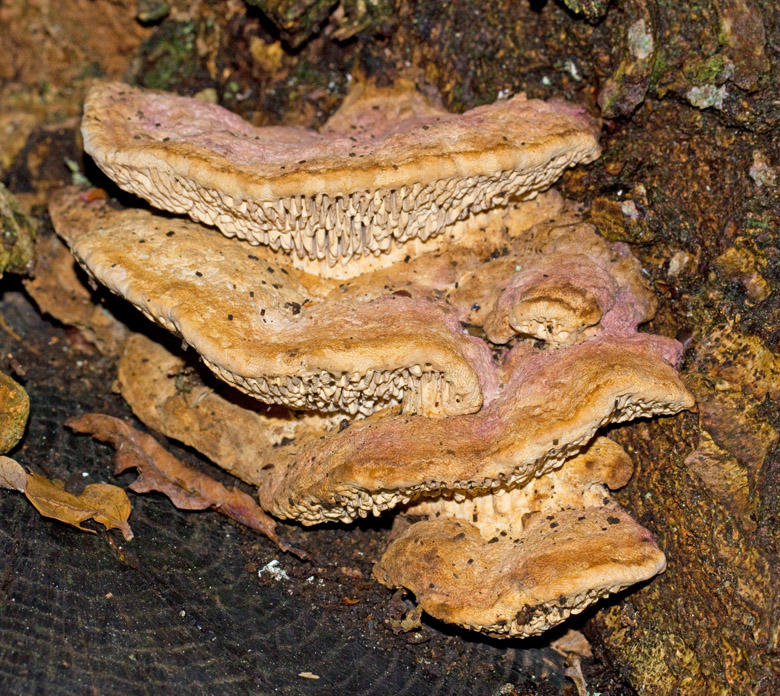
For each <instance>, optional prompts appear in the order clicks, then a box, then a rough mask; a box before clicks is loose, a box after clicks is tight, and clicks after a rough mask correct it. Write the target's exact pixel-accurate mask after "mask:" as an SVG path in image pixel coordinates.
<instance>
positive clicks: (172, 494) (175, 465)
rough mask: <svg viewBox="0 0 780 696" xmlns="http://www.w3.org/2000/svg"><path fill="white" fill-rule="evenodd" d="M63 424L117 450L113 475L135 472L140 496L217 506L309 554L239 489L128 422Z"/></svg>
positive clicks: (97, 416)
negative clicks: (287, 539)
mask: <svg viewBox="0 0 780 696" xmlns="http://www.w3.org/2000/svg"><path fill="white" fill-rule="evenodd" d="M65 425H66V426H67V427H69V428H71V429H72V430H75V431H76V432H79V433H87V434H89V435H91V436H92V437H94V438H95V439H97V440H100V441H101V442H106V443H108V444H110V445H111V446H112V447H113V448H114V449H115V450H116V456H115V459H114V473H116V474H120V473H122V472H123V471H126V470H127V469H137V470H138V473H139V475H138V478H137V479H136V480H135V481H134V482H133V483H132V484H131V485H130V490H132V491H135V492H136V493H148V492H149V491H159V492H160V493H164V494H165V495H166V496H168V498H170V500H171V502H172V503H173V504H174V505H175V506H176V507H177V508H179V509H181V510H205V509H206V508H213V509H214V510H216V511H217V512H220V513H222V514H223V515H225V516H226V517H230V518H231V519H234V520H235V521H236V522H239V523H240V524H243V525H244V526H246V527H249V528H251V529H254V530H255V531H257V532H260V533H261V534H263V535H265V536H266V537H268V538H269V539H270V540H271V541H273V542H274V543H275V544H276V545H277V546H278V547H279V548H280V549H281V550H282V551H288V552H290V553H293V554H295V555H296V556H298V557H305V556H306V554H305V553H304V552H303V551H301V550H299V549H296V548H295V547H293V546H291V545H290V544H288V543H287V542H285V541H283V540H282V539H280V538H279V537H278V535H277V534H276V522H274V520H273V519H271V518H270V517H269V516H268V515H266V514H265V513H264V512H263V511H262V510H261V509H260V506H259V505H258V504H257V503H256V502H255V501H254V499H253V498H252V497H251V496H249V495H247V494H246V493H244V492H243V491H240V490H238V489H237V488H226V487H225V486H223V485H222V484H221V483H219V481H216V480H214V479H213V478H211V477H210V476H208V475H206V474H203V473H201V472H200V471H197V470H196V469H193V468H192V467H190V466H187V465H186V464H185V463H184V462H182V461H181V460H179V459H177V458H176V457H174V456H173V455H172V454H171V453H170V452H168V451H167V450H165V449H164V448H163V447H162V446H161V445H160V444H159V443H158V442H157V441H156V440H155V439H154V438H153V437H151V435H147V434H146V433H142V432H140V431H139V430H136V429H135V428H132V427H131V426H129V425H128V424H127V423H125V421H123V420H121V419H119V418H114V417H113V416H107V415H104V414H101V413H87V414H85V415H83V416H80V417H78V418H69V419H68V420H67V421H66V422H65Z"/></svg>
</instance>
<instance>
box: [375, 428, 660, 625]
mask: <svg viewBox="0 0 780 696" xmlns="http://www.w3.org/2000/svg"><path fill="white" fill-rule="evenodd" d="M631 469H632V467H631V461H630V459H629V458H628V455H627V454H626V453H625V451H623V449H622V448H621V447H620V446H619V445H618V444H616V443H615V442H613V441H611V440H608V439H607V438H604V437H599V438H597V439H596V440H594V441H593V442H592V444H591V445H590V446H589V447H588V449H587V450H586V451H585V452H584V453H582V454H579V455H577V456H575V457H574V458H573V459H570V460H569V461H567V462H566V464H565V465H564V466H563V467H562V468H560V469H557V470H554V471H550V472H548V473H546V474H544V475H542V476H540V477H538V478H536V479H534V480H533V481H532V482H531V483H529V484H528V485H526V486H525V487H521V488H512V489H503V488H502V489H498V490H496V491H493V492H491V493H489V494H482V495H477V496H474V497H470V498H466V499H464V500H461V501H460V502H458V501H456V500H453V499H436V500H433V501H425V502H422V503H419V504H417V505H413V506H412V507H411V508H409V509H408V510H407V512H408V513H409V514H412V515H422V516H425V517H428V518H429V519H428V520H426V521H422V522H417V523H415V524H412V525H411V527H409V528H408V529H406V530H405V531H404V532H403V533H402V534H401V535H400V536H399V537H398V538H397V539H395V540H394V541H392V542H391V543H390V546H389V548H388V549H387V551H386V552H385V554H384V555H383V557H382V559H381V560H380V562H379V563H378V564H377V565H376V566H375V568H374V577H376V578H377V580H379V581H380V582H381V583H383V584H385V585H388V586H391V587H405V588H408V589H410V590H411V591H412V592H414V594H415V596H416V598H417V601H418V602H419V604H420V606H421V607H422V608H423V609H424V610H425V611H426V612H427V613H429V614H430V615H431V616H434V617H436V618H438V619H441V620H443V621H447V622H449V623H457V624H459V625H461V626H465V627H467V628H470V629H474V630H478V631H482V632H485V633H490V634H493V635H498V636H515V637H522V638H524V637H527V636H530V635H535V634H537V633H541V632H542V631H545V630H547V629H548V628H551V627H552V626H555V625H556V624H558V623H560V622H561V621H564V620H565V619H567V618H568V617H569V616H570V615H571V614H577V613H579V612H581V611H583V610H584V609H585V608H586V607H588V606H589V605H590V604H592V603H593V602H595V601H596V600H597V599H599V598H600V597H603V596H605V595H607V594H609V593H612V592H617V591H619V590H621V589H623V588H624V587H627V586H629V585H633V584H635V583H637V582H641V581H643V580H647V579H648V578H651V577H652V576H653V575H655V574H657V573H659V572H661V571H662V570H663V569H664V568H665V567H666V559H665V558H664V554H663V553H662V552H661V550H660V549H659V548H658V546H657V545H656V544H655V541H654V540H653V537H652V535H651V534H650V533H649V532H648V531H647V530H646V529H644V528H643V527H641V526H640V525H639V524H637V523H636V522H635V521H634V520H633V519H631V517H630V516H629V515H628V514H627V513H626V512H625V511H623V510H622V509H621V508H620V506H619V505H618V504H617V503H616V502H615V501H614V500H613V499H612V497H611V496H610V495H609V493H608V492H607V488H619V487H620V486H623V485H625V484H626V482H627V481H628V479H629V478H630V477H631Z"/></svg>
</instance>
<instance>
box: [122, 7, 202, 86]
mask: <svg viewBox="0 0 780 696" xmlns="http://www.w3.org/2000/svg"><path fill="white" fill-rule="evenodd" d="M196 36H197V31H196V27H195V23H194V22H192V21H187V22H175V21H166V22H164V23H163V24H161V25H160V29H159V30H158V31H156V32H155V33H154V34H153V35H152V36H151V37H149V39H147V40H146V41H145V42H144V44H143V46H142V47H141V49H140V51H139V55H141V56H142V61H143V69H142V70H139V71H138V73H140V74H136V76H135V77H136V79H135V81H136V82H137V83H138V84H140V85H142V86H143V87H150V88H152V89H162V90H167V89H170V88H171V86H172V85H175V84H180V83H182V82H187V81H189V80H191V79H192V78H193V77H194V76H195V74H196V72H197V70H198V63H199V61H198V55H197V51H196V48H195V39H196Z"/></svg>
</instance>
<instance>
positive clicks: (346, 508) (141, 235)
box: [50, 84, 693, 635]
mask: <svg viewBox="0 0 780 696" xmlns="http://www.w3.org/2000/svg"><path fill="white" fill-rule="evenodd" d="M82 132H83V134H84V142H85V148H86V149H87V151H88V152H89V153H90V154H92V156H93V158H94V159H95V161H96V162H97V163H98V165H99V166H100V167H101V168H102V169H103V170H104V171H106V172H107V173H108V174H109V176H111V177H112V178H113V179H114V180H115V181H117V183H119V185H120V186H122V187H123V188H126V189H127V190H129V191H132V192H134V193H137V194H139V195H141V196H142V197H144V198H146V199H147V200H148V201H150V202H151V203H152V204H153V205H155V206H157V207H160V208H163V209H164V210H167V211H169V212H173V213H186V214H187V215H189V216H190V217H191V218H193V220H194V221H190V220H188V219H185V218H171V217H168V216H162V215H155V214H153V213H151V212H149V211H146V210H127V209H125V210H122V209H117V208H116V207H114V206H113V205H112V204H111V203H110V202H109V201H107V200H104V199H100V198H99V197H95V196H92V197H85V196H83V195H82V194H81V193H79V192H78V191H73V190H69V191H65V192H62V193H61V194H60V195H59V196H57V197H55V198H54V199H53V200H52V203H51V206H50V212H51V217H52V220H53V223H54V225H55V228H56V229H57V232H58V233H59V234H60V236H62V237H63V238H64V239H65V241H66V242H67V243H68V245H69V246H70V248H71V251H72V252H73V254H74V255H75V256H76V258H77V259H78V260H79V262H80V263H81V264H82V265H83V266H84V267H85V268H86V269H87V271H88V272H89V273H90V274H91V275H92V276H93V277H95V278H96V279H97V280H99V281H100V282H101V283H103V284H105V285H106V286H107V287H108V288H109V289H111V290H112V291H113V292H115V293H117V294H119V295H121V296H122V297H124V298H126V299H127V300H129V301H130V302H132V303H133V304H134V305H135V306H136V307H137V308H138V309H139V310H140V311H141V312H143V313H144V314H145V315H146V316H147V317H149V318H150V319H152V320H154V321H156V322H157V323H159V324H161V325H162V326H163V327H165V328H166V329H169V330H171V331H172V332H174V333H175V334H177V335H179V336H181V337H182V338H183V339H184V341H185V343H186V344H189V345H190V346H192V347H193V348H194V349H195V350H196V351H197V353H198V354H199V355H200V357H201V358H202V360H203V362H204V363H205V364H206V365H207V366H208V367H209V368H210V369H211V370H212V371H213V372H214V373H215V374H216V375H217V377H219V378H220V379H222V380H224V381H225V382H228V383H229V384H231V385H234V386H236V387H237V388H238V389H240V390H242V391H244V392H246V393H247V394H249V395H251V396H253V397H256V398H258V399H260V400H262V401H264V402H266V403H267V404H276V405H277V406H276V407H274V408H272V409H269V408H268V407H267V406H262V407H260V408H258V407H257V406H251V405H249V404H246V403H238V402H236V400H235V396H236V395H235V394H234V395H232V397H231V395H230V393H229V390H226V391H224V393H223V392H221V391H220V390H215V391H212V390H211V388H209V387H207V386H204V384H203V383H202V382H201V381H200V380H199V379H198V377H197V376H196V375H195V374H193V373H186V372H185V371H184V362H183V361H182V360H181V359H180V358H178V357H176V356H173V355H172V354H170V353H168V352H167V351H166V350H165V349H163V348H162V347H160V346H157V345H156V344H153V343H151V342H150V341H149V340H148V339H144V338H140V337H133V338H131V339H129V340H128V341H127V343H126V345H125V351H124V355H123V357H122V362H121V365H120V375H119V383H120V387H121V389H122V392H123V394H124V395H125V398H126V399H127V400H128V401H129V402H130V404H131V406H132V408H133V410H134V412H135V413H136V414H137V415H138V416H139V418H141V419H142V420H144V422H146V423H147V424H148V425H150V426H151V427H154V428H157V429H160V430H162V431H163V432H164V433H165V434H167V435H170V436H172V437H176V438H178V439H181V440H183V441H184V442H186V443H187V444H190V445H192V446H194V447H196V448H198V449H200V450H201V451H203V452H204V453H206V454H207V456H209V457H211V458H212V459H214V460H215V461H216V462H217V463H219V464H220V465H222V466H223V467H224V468H226V469H228V470H229V471H231V472H232V473H234V474H236V475H237V476H240V477H241V478H242V479H244V480H245V481H247V482H249V483H252V484H254V485H256V486H257V487H258V496H259V500H260V503H261V505H262V506H263V508H264V509H265V510H266V511H267V512H269V513H271V514H273V515H275V516H277V517H281V518H292V519H296V520H299V521H300V522H301V523H302V524H304V525H312V524H318V523H321V522H328V521H342V522H349V521H352V520H354V519H356V518H359V517H366V516H368V515H370V514H380V513H382V512H383V511H386V510H390V509H392V508H399V507H401V506H410V505H411V507H407V508H406V511H407V512H408V513H410V514H418V515H425V516H428V517H429V518H430V519H428V520H426V521H423V522H419V523H416V524H414V525H413V526H411V527H410V528H409V529H408V530H407V531H406V532H405V533H404V534H403V535H402V536H401V537H399V538H398V539H397V540H395V541H394V542H393V543H392V544H391V546H390V548H389V549H388V551H387V553H386V554H385V556H384V558H383V559H382V561H381V563H380V564H379V566H377V570H376V576H377V578H378V579H380V580H381V581H382V582H384V583H385V584H387V585H391V586H403V587H407V588H409V589H411V590H412V591H414V592H415V594H416V595H417V597H418V601H419V602H420V604H421V606H422V607H423V608H424V609H425V610H426V611H428V612H429V613H430V614H432V615H434V616H438V617H440V618H442V619H444V620H446V621H453V622H456V623H460V624H461V625H464V626H467V627H469V628H474V629H477V630H482V631H487V632H490V633H494V634H498V635H531V634H533V633H538V632H540V631H542V630H545V629H546V628H548V627H549V626H552V625H554V624H556V623H558V622H559V621H561V620H563V619H564V618H565V617H566V616H568V615H569V614H570V613H572V612H577V611H581V610H582V608H584V607H585V606H586V605H587V604H589V603H590V602H592V601H594V600H595V599H596V598H598V597H600V596H603V595H604V594H606V593H608V592H611V591H614V590H615V589H618V588H620V587H624V586H626V585H628V584H631V583H632V582H636V581H637V580H639V579H644V578H647V577H650V576H652V575H653V574H654V573H656V572H659V570H661V569H662V568H663V565H664V558H663V554H662V553H661V552H660V551H659V550H658V549H657V547H656V546H655V544H654V542H653V541H652V538H651V537H650V535H649V533H648V532H647V531H646V530H644V529H643V528H641V527H640V526H639V525H638V524H636V522H634V521H633V520H631V519H630V517H628V515H627V514H626V513H625V512H623V511H622V510H621V509H620V508H619V507H618V506H617V504H616V503H615V502H614V501H612V499H611V498H610V497H609V495H608V493H607V490H606V488H604V485H606V486H609V487H614V486H617V485H622V483H624V481H625V479H626V477H627V476H628V475H629V474H630V462H628V460H627V457H626V455H625V453H624V452H622V450H620V449H619V448H618V447H617V445H614V443H610V442H609V441H605V440H601V439H599V440H596V441H595V443H594V442H593V441H594V437H596V434H597V431H598V429H599V428H600V427H601V426H603V425H605V424H608V423H617V422H622V421H627V420H630V419H633V418H636V417H640V416H653V415H657V414H672V413H676V412H678V411H680V410H681V409H684V408H690V407H691V406H692V404H693V400H692V397H691V395H690V394H689V392H688V391H687V390H686V388H685V387H684V385H683V384H682V382H681V381H680V379H679V377H678V375H677V373H676V371H675V369H674V367H673V365H674V364H676V362H677V361H678V360H679V357H680V353H681V346H680V344H679V343H677V342H676V341H674V340H671V339H667V338H664V337H662V336H653V335H650V334H638V333H637V326H638V325H639V324H640V323H641V322H643V321H646V320H648V319H650V318H651V317H652V316H653V313H654V311H655V299H654V297H653V295H652V292H651V291H650V289H649V288H648V287H647V285H646V283H645V281H644V280H643V278H642V273H641V269H640V267H639V264H638V262H637V261H636V259H634V258H633V257H632V256H631V254H630V253H629V251H628V248H627V247H625V246H624V245H620V244H610V243H608V242H606V241H605V240H603V239H602V238H600V237H599V236H598V235H597V234H595V231H594V228H593V227H592V226H591V225H589V224H587V223H586V222H585V221H583V218H582V214H581V212H580V211H579V210H578V209H577V207H576V206H575V205H573V204H571V203H568V202H565V201H563V200H562V199H561V198H560V196H558V195H557V194H555V193H553V192H546V193H542V194H541V195H537V194H539V193H540V192H542V191H544V190H545V189H547V188H548V187H549V185H550V184H551V183H552V182H553V181H554V179H555V178H557V176H558V175H559V174H560V173H561V171H562V170H563V169H564V168H565V167H567V166H570V165H573V164H576V163H579V162H589V161H591V160H592V159H594V158H595V157H596V156H597V154H598V144H597V142H596V124H595V123H594V122H593V121H592V120H591V119H589V118H588V117H587V116H586V115H585V113H584V112H583V111H582V110H580V109H578V108H575V107H571V106H567V105H564V104H553V103H543V102H539V101H535V100H527V99H525V98H524V97H522V96H519V97H515V98H513V99H511V100H508V101H503V102H498V103H496V104H493V105H489V106H485V107H479V108H477V109H474V110H472V111H469V112H467V113H465V114H462V115H456V114H448V113H446V112H445V111H444V110H442V109H441V108H439V107H438V106H437V105H435V104H433V103H432V102H431V101H430V100H428V99H427V98H425V97H423V96H422V95H421V94H419V93H418V92H416V91H415V90H413V89H411V88H410V87H409V85H405V84H402V85H399V86H397V87H396V88H394V89H389V90H388V89H377V88H375V87H368V86H365V85H359V86H358V87H357V88H356V89H355V90H354V91H353V92H352V93H351V94H350V95H349V96H348V97H347V99H346V101H345V103H344V105H343V106H342V108H341V109H340V110H339V111H338V112H336V114H334V115H333V117H332V118H331V119H330V121H328V123H327V124H326V125H325V126H324V127H323V128H322V129H321V130H320V131H319V132H315V131H312V130H306V129H301V128H288V127H273V128H254V127H253V126H251V125H249V124H247V123H246V122H244V121H242V120H241V119H240V118H238V117H237V116H235V115H233V114H230V113H228V112H227V111H225V110H224V109H221V108H220V107H216V106H213V105H209V104H204V103H201V102H198V101H196V100H192V99H184V98H181V97H176V96H172V95H164V94H160V93H156V92H145V91H142V90H138V89H134V88H130V87H126V86H123V85H116V84H103V85H99V86H97V87H96V88H94V89H93V90H92V91H91V93H90V95H89V97H88V100H87V104H86V107H85V117H84V121H83V125H82ZM199 222H206V223H209V224H213V225H215V226H216V227H218V228H219V230H213V229H208V228H206V227H204V226H203V225H201V224H199ZM230 237H239V238H240V239H239V240H233V239H230ZM241 240H245V241H248V242H250V243H251V245H250V244H246V243H245V241H241ZM280 252H286V253H280ZM530 339H536V341H534V340H530ZM538 341H541V342H542V344H539V343H538ZM239 401H240V400H239ZM245 406H249V408H245ZM280 406H281V407H284V408H280ZM288 409H303V410H308V411H311V412H314V413H309V414H306V415H300V414H295V413H292V412H291V411H290V410H288ZM588 447H590V449H587V448H588ZM586 449H587V451H585V450H586ZM507 504H509V505H508V506H507ZM426 546H430V549H431V551H432V552H428V551H425V552H423V553H420V549H421V548H423V547H426ZM454 568H457V570H456V571H455V572H453V569H454ZM475 578H489V579H490V583H489V584H490V585H491V587H490V588H485V589H484V591H476V592H475V591H474V580H475Z"/></svg>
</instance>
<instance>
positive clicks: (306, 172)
mask: <svg viewBox="0 0 780 696" xmlns="http://www.w3.org/2000/svg"><path fill="white" fill-rule="evenodd" d="M359 89H360V90H361V92H360V94H359V95H358V96H356V97H355V98H351V99H348V100H347V103H346V105H345V106H344V107H343V108H342V109H341V110H340V111H339V112H337V113H336V114H335V115H334V118H333V119H332V121H331V122H329V123H328V124H326V126H325V128H323V130H322V131H321V132H316V131H313V130H308V129H304V128H296V127H283V126H271V127H263V128H256V127H254V126H252V125H251V124H249V123H247V122H246V121H244V120H242V119H241V118H240V117H239V116H237V115H235V114H233V113H231V112H229V111H227V110H226V109H223V108H221V107H219V106H216V105H213V104H208V103H205V102H202V101H199V100H197V99H191V98H186V97H180V96H176V95H172V94H164V93H160V92H152V91H145V90H141V89H136V88H133V87H129V86H127V85H123V84H120V83H100V84H97V85H96V86H94V87H93V88H92V89H91V91H90V93H89V94H88V96H87V100H86V103H85V107H84V118H83V121H82V134H83V138H84V149H85V150H86V151H87V152H88V153H89V154H90V155H91V156H92V157H93V159H94V160H95V162H96V163H97V164H98V166H99V167H100V168H101V169H103V171H105V172H106V174H108V175H109V176H110V177H111V178H112V179H113V180H114V181H116V182H117V183H118V184H119V185H120V186H121V187H122V188H125V189H126V190H128V191H131V192H133V193H135V194H137V195H139V196H142V197H143V198H145V199H147V200H148V201H149V202H151V203H152V204H153V205H155V206H156V207H159V208H162V209H164V210H168V211H170V212H174V213H186V214H187V215H189V216H190V217H192V218H193V219H195V220H198V221H200V222H205V223H208V224H213V225H216V226H217V227H218V228H219V229H220V230H221V231H222V232H223V233H225V234H226V235H228V236H238V237H240V238H242V239H246V240H249V241H251V242H253V243H256V244H268V245H270V246H271V247H272V248H273V249H275V250H276V249H281V250H283V251H285V252H288V253H290V252H295V253H296V255H297V256H299V257H301V258H303V257H307V258H309V259H312V260H314V259H320V260H327V263H328V264H330V265H331V266H332V265H335V264H336V263H337V262H338V261H339V260H349V259H350V258H352V257H361V256H364V255H368V254H373V255H379V254H381V253H382V252H387V251H388V250H390V249H391V247H392V246H393V245H394V244H400V243H403V242H406V241H407V240H410V239H415V238H417V239H421V240H423V241H424V240H426V239H428V238H429V237H432V236H435V235H437V234H439V233H441V232H442V231H443V230H444V229H445V228H446V227H447V226H448V225H451V224H452V223H453V222H455V221H456V220H458V219H461V218H463V217H466V216H467V215H469V214H472V213H475V212H479V211H482V210H486V209H489V208H492V207H495V206H497V205H503V204H505V203H506V202H507V201H508V200H509V199H510V198H512V197H532V196H533V195H535V194H536V193H537V192H538V191H541V190H544V189H546V188H548V187H549V186H550V185H551V184H552V183H553V182H554V181H555V180H556V179H557V178H558V177H559V176H560V174H561V173H562V172H563V170H564V169H565V168H566V167H569V166H573V165H575V164H578V163H587V162H591V161H592V160H594V159H595V158H596V157H597V156H598V154H599V146H598V142H597V132H598V127H597V124H596V122H595V121H594V120H593V119H591V118H590V117H589V116H588V115H587V114H586V112H585V111H584V110H583V109H582V108H579V107H575V106H572V105H568V104H564V103H561V102H542V101H539V100H532V99H531V100H529V99H526V98H525V96H523V95H518V96H515V97H513V98H512V99H508V100H504V101H499V102H496V103H494V104H489V105H486V106H481V107H477V108H475V109H472V110H471V111H468V112H466V113H464V114H451V113H447V112H446V111H443V110H441V109H438V108H437V107H435V106H434V105H432V104H430V103H427V102H426V101H425V100H424V99H422V98H419V97H417V98H412V97H410V96H409V91H410V89H412V88H411V87H410V85H408V84H403V85H400V86H398V87H396V88H386V89H377V88H370V89H366V88H365V87H364V86H362V87H360V88H359ZM399 103H401V104H403V105H404V106H405V107H406V111H405V112H404V113H401V114H399V113H398V105H399Z"/></svg>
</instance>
